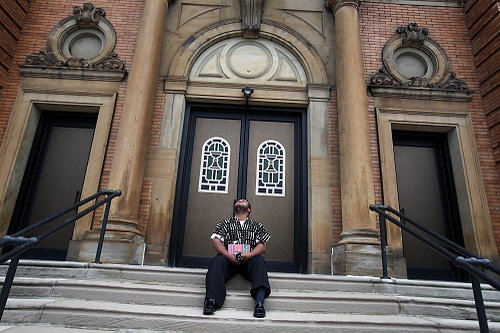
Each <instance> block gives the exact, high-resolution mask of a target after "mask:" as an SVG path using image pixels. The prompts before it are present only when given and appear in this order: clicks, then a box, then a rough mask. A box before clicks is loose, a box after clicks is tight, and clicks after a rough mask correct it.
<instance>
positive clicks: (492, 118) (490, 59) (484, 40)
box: [465, 0, 500, 177]
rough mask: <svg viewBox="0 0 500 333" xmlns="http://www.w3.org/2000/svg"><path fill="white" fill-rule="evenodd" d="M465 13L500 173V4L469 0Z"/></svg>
mask: <svg viewBox="0 0 500 333" xmlns="http://www.w3.org/2000/svg"><path fill="white" fill-rule="evenodd" d="M465 17H466V21H467V26H468V27H469V33H470V37H471V40H472V52H473V54H474V59H475V61H476V67H477V71H478V80H479V87H480V89H479V91H480V93H481V96H482V98H483V104H484V110H485V112H486V120H487V123H488V127H489V129H490V133H491V140H492V143H493V149H494V152H495V163H496V171H497V177H500V5H499V3H498V1H496V0H470V1H467V2H466V6H465Z"/></svg>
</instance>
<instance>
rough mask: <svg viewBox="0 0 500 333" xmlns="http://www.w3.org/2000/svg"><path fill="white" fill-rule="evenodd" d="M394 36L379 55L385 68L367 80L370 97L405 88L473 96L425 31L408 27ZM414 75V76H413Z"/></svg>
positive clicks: (411, 26) (402, 28)
mask: <svg viewBox="0 0 500 333" xmlns="http://www.w3.org/2000/svg"><path fill="white" fill-rule="evenodd" d="M396 33H397V35H395V36H394V37H392V38H390V39H389V40H388V41H387V43H386V44H385V46H384V49H383V51H382V60H383V64H384V66H383V67H382V68H380V69H379V70H378V72H377V73H375V74H373V75H372V77H371V78H370V83H369V89H370V91H371V92H372V93H377V91H376V90H377V89H379V88H407V89H432V90H441V91H450V92H463V93H465V94H466V95H467V96H470V95H471V94H472V91H471V90H469V88H468V87H467V83H465V82H464V81H462V80H460V79H458V78H457V77H456V74H455V73H454V72H452V71H451V69H450V61H449V59H448V56H447V55H446V52H445V51H444V49H443V48H442V47H441V46H440V45H439V44H438V43H437V42H435V41H434V40H432V39H431V38H429V37H428V35H429V30H428V29H426V28H420V27H419V26H418V24H416V23H411V24H409V25H408V26H406V27H399V28H398V29H397V30H396ZM411 67H413V68H411ZM415 73H417V75H412V74H415ZM379 91H382V90H379ZM392 92H393V90H392ZM413 95H414V94H413Z"/></svg>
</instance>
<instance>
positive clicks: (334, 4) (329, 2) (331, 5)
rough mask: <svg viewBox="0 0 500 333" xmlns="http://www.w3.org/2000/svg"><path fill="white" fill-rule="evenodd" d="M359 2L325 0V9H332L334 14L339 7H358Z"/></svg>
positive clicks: (355, 0)
mask: <svg viewBox="0 0 500 333" xmlns="http://www.w3.org/2000/svg"><path fill="white" fill-rule="evenodd" d="M360 4H361V1H360V0H325V7H326V9H328V10H333V14H334V15H335V13H336V12H337V10H339V9H340V8H341V7H344V6H351V7H354V8H356V9H358V8H359V6H360Z"/></svg>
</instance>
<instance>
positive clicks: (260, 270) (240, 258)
mask: <svg viewBox="0 0 500 333" xmlns="http://www.w3.org/2000/svg"><path fill="white" fill-rule="evenodd" d="M234 211H235V216H234V217H231V218H229V219H225V220H222V221H220V222H219V223H218V224H217V226H216V227H215V229H214V232H213V234H212V237H211V238H212V242H213V244H214V247H215V250H216V251H217V253H218V254H217V255H216V256H215V257H214V258H213V259H212V261H211V263H210V266H209V268H208V272H207V276H206V280H205V287H206V297H205V304H204V307H203V314H205V315H209V314H213V313H214V312H215V311H216V310H217V309H219V308H220V307H221V306H222V304H224V300H225V299H226V282H227V281H228V280H229V279H230V278H232V277H233V276H234V275H235V274H236V273H239V274H241V275H243V276H244V277H245V278H246V279H247V280H249V281H250V282H252V289H251V290H250V294H251V295H252V297H253V298H254V299H255V309H254V312H253V315H254V317H257V318H264V317H265V316H266V310H265V309H264V298H266V297H267V296H269V294H270V293H271V287H270V286H269V280H268V277H267V269H266V262H265V260H264V258H263V257H262V254H263V253H264V252H265V251H266V243H267V241H268V240H269V238H271V235H270V234H269V232H268V231H267V230H266V228H265V227H264V226H263V225H262V224H261V223H260V222H258V221H256V220H254V219H251V218H249V215H250V211H251V206H250V203H249V202H248V201H247V200H246V199H240V200H238V201H237V202H236V203H235V205H234ZM234 243H238V244H248V245H249V246H250V252H248V253H241V252H238V253H236V254H231V253H229V252H228V247H229V244H234ZM243 246H244V245H243Z"/></svg>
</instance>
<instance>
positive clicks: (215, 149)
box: [198, 137, 231, 193]
mask: <svg viewBox="0 0 500 333" xmlns="http://www.w3.org/2000/svg"><path fill="white" fill-rule="evenodd" d="M230 155H231V147H230V146H229V143H228V142H227V141H226V140H225V139H223V138H220V137H213V138H210V139H208V140H207V141H205V143H204V144H203V148H202V152H201V167H200V182H199V185H198V191H199V192H216V193H227V186H228V182H229V162H230Z"/></svg>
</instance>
